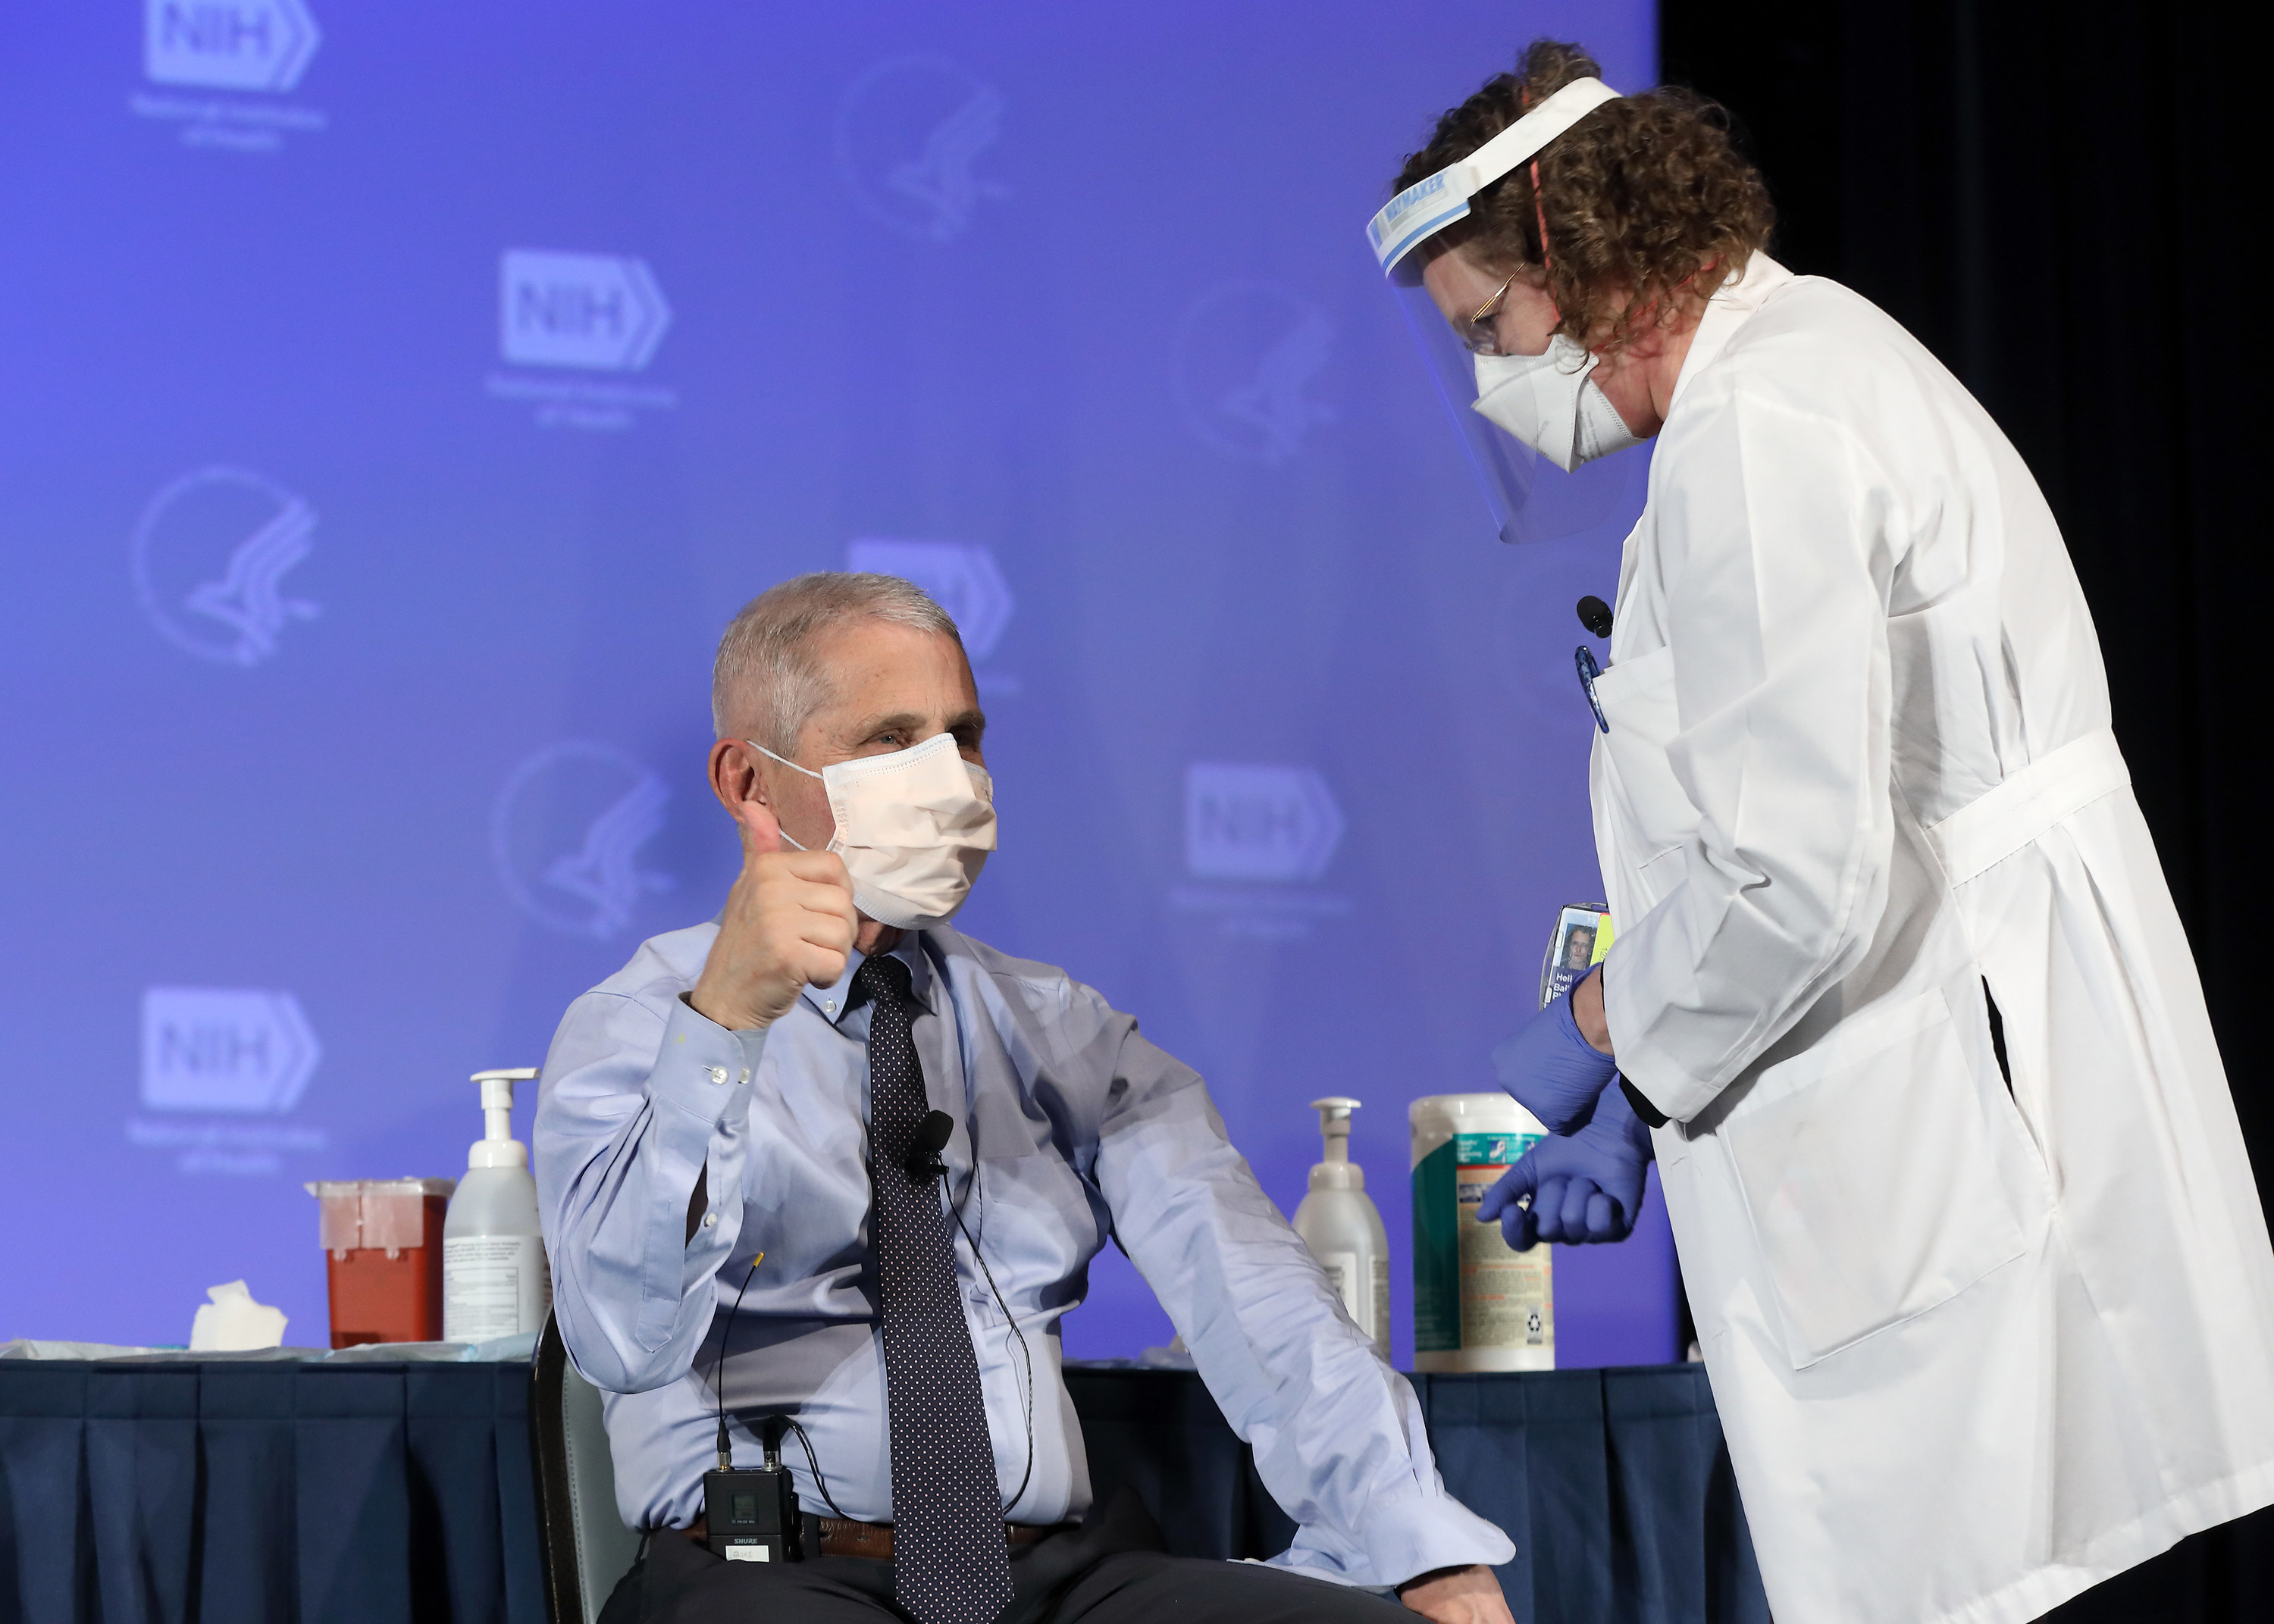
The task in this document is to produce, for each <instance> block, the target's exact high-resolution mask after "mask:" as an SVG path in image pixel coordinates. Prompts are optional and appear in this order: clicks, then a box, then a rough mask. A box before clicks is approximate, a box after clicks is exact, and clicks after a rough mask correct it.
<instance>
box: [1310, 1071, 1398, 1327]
mask: <svg viewBox="0 0 2274 1624" xmlns="http://www.w3.org/2000/svg"><path fill="white" fill-rule="evenodd" d="M1358 1107H1359V1102H1358V1101H1356V1100H1349V1099H1343V1098H1339V1097H1337V1098H1331V1099H1325V1100H1314V1101H1311V1109H1313V1110H1314V1111H1316V1112H1318V1113H1319V1135H1320V1138H1321V1139H1323V1140H1324V1141H1325V1155H1326V1160H1325V1161H1323V1162H1320V1163H1319V1165H1318V1166H1316V1167H1314V1168H1313V1169H1311V1189H1310V1193H1309V1194H1307V1195H1306V1196H1305V1197H1304V1198H1303V1204H1302V1205H1301V1206H1299V1207H1297V1208H1296V1209H1295V1233H1296V1234H1298V1235H1299V1236H1301V1237H1303V1244H1305V1245H1306V1246H1308V1247H1309V1248H1310V1249H1311V1255H1312V1256H1313V1257H1314V1258H1316V1259H1318V1260H1319V1265H1320V1267H1322V1268H1324V1269H1325V1270H1326V1271H1327V1278H1328V1280H1329V1281H1330V1282H1333V1284H1334V1288H1335V1290H1336V1291H1337V1294H1339V1295H1340V1296H1341V1297H1342V1299H1343V1307H1344V1309H1346V1310H1347V1311H1349V1313H1350V1317H1351V1319H1352V1320H1353V1321H1354V1322H1355V1323H1356V1324H1357V1326H1358V1328H1359V1330H1361V1331H1363V1332H1365V1333H1366V1334H1367V1335H1368V1336H1371V1337H1372V1338H1374V1346H1375V1347H1376V1348H1377V1349H1379V1350H1381V1351H1382V1357H1383V1358H1385V1359H1386V1358H1388V1357H1389V1234H1388V1232H1387V1231H1385V1230H1384V1229H1382V1214H1381V1213H1379V1212H1378V1211H1376V1210H1375V1208H1374V1203H1373V1202H1372V1201H1371V1200H1369V1199H1367V1193H1366V1170H1365V1169H1363V1168H1361V1167H1359V1165H1358V1163H1356V1162H1352V1160H1351V1159H1350V1132H1351V1113H1352V1111H1354V1110H1356V1109H1358Z"/></svg>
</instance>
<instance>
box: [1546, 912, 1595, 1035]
mask: <svg viewBox="0 0 2274 1624" xmlns="http://www.w3.org/2000/svg"><path fill="white" fill-rule="evenodd" d="M1610 949H1611V911H1610V909H1609V908H1608V907H1607V906H1604V905H1603V904H1602V903H1600V902H1578V903H1571V904H1569V905H1567V906H1565V907H1564V908H1563V909H1562V912H1561V913H1560V914H1557V915H1556V919H1555V934H1554V935H1553V936H1550V937H1549V938H1548V941H1547V960H1546V962H1545V963H1544V964H1542V965H1541V966H1540V1008H1541V1009H1546V1008H1547V1006H1548V1005H1549V1004H1553V1003H1555V1000H1556V999H1558V998H1560V997H1562V996H1563V995H1564V994H1565V993H1567V992H1569V991H1570V990H1571V985H1572V983H1573V982H1575V981H1577V980H1578V979H1579V978H1580V977H1581V976H1583V975H1585V974H1587V972H1588V970H1589V969H1590V968H1592V967H1593V966H1595V965H1598V964H1600V963H1601V962H1602V959H1603V955H1604V954H1605V953H1607V952H1608V951H1610Z"/></svg>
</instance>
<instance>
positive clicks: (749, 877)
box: [687, 801, 861, 1032]
mask: <svg viewBox="0 0 2274 1624" xmlns="http://www.w3.org/2000/svg"><path fill="white" fill-rule="evenodd" d="M730 804H731V808H732V810H733V811H734V821H735V823H736V824H737V825H738V826H739V828H740V829H741V831H742V873H741V875H740V876H737V877H736V879H735V881H734V890H732V891H729V892H727V912H726V915H725V917H724V918H722V919H721V920H720V921H719V936H718V939H717V940H716V941H714V942H712V944H711V957H710V958H709V959H708V960H706V961H705V962H704V966H703V974H702V977H701V979H699V980H698V981H697V982H696V983H695V990H694V991H693V992H691V993H689V995H688V999H687V1001H688V1002H689V1004H693V1005H694V1006H695V1010H696V1012H697V1013H698V1014H701V1015H704V1016H707V1017H708V1018H709V1019H712V1020H714V1021H717V1022H718V1023H719V1025H720V1026H725V1027H727V1029H728V1030H729V1031H734V1032H749V1031H754V1030H757V1029H759V1028H762V1027H765V1026H772V1024H773V1023H774V1022H775V1021H777V1020H779V1019H781V1018H782V1016H784V1015H786V1014H787V1013H788V1012H789V1008H790V1005H792V1004H795V1003H796V1002H797V996H798V994H799V993H800V992H802V990H804V989H805V988H807V987H809V986H819V987H826V986H828V985H830V984H831V983H832V982H833V981H836V980H837V978H838V977H839V976H840V975H842V974H845V963H846V958H847V954H849V953H850V952H851V951H852V950H853V941H854V936H855V933H856V932H857V931H858V930H859V929H860V923H861V917H860V914H858V913H857V912H856V911H855V909H854V906H853V881H852V877H851V876H849V875H847V873H846V872H845V860H844V859H843V858H841V857H840V856H838V854H837V853H834V852H801V851H797V850H794V849H792V850H788V851H785V850H783V849H782V837H781V825H780V824H779V823H777V822H776V821H775V819H774V815H773V812H772V809H771V808H768V807H767V806H766V805H765V804H764V802H762V801H736V802H733V803H730Z"/></svg>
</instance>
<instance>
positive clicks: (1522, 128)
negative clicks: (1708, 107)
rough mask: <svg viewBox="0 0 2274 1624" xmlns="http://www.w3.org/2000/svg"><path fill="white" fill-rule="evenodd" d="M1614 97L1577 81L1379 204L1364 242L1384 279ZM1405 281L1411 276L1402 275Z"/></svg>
mask: <svg viewBox="0 0 2274 1624" xmlns="http://www.w3.org/2000/svg"><path fill="white" fill-rule="evenodd" d="M1618 99H1619V93H1618V92H1617V91H1615V90H1613V89H1612V88H1611V87H1610V86H1608V85H1606V84H1605V83H1603V81H1602V80H1600V79H1573V80H1572V81H1571V82H1570V84H1568V85H1566V86H1563V88H1562V89H1561V90H1559V91H1557V92H1556V93H1555V94H1554V95H1552V96H1550V97H1548V98H1547V100H1546V101H1545V102H1541V103H1540V105H1539V106H1538V107H1535V108H1533V109H1532V110H1531V111H1530V112H1528V113H1526V114H1525V116H1524V117H1521V118H1519V119H1517V121H1516V122H1515V123H1514V124H1510V125H1509V127H1508V128H1507V129H1505V130H1503V131H1502V132H1500V133H1499V134H1498V135H1496V136H1495V137H1493V139H1490V140H1489V141H1487V142H1486V143H1485V144H1484V145H1483V146H1482V147H1478V148H1477V149H1476V151H1474V152H1472V153H1471V154H1469V155H1468V156H1467V157H1465V158H1463V159H1461V160H1459V161H1458V162H1453V163H1449V164H1447V165H1446V166H1445V167H1444V168H1443V169H1440V170H1438V171H1437V172H1436V173H1435V174H1434V175H1432V176H1430V177H1428V178H1427V180H1420V181H1416V182H1414V184H1412V185H1411V186H1408V187H1407V188H1406V189H1405V190H1404V191H1403V192H1399V193H1398V194H1397V196H1396V197H1394V198H1392V199H1389V202H1387V203H1385V204H1383V205H1382V208H1381V209H1380V211H1379V212H1378V213H1376V214H1375V215H1374V218H1373V219H1372V220H1371V221H1369V222H1367V228H1366V237H1367V243H1368V244H1369V245H1371V246H1372V248H1373V249H1374V259H1376V260H1377V261H1379V262H1380V264H1381V266H1382V274H1384V275H1390V274H1395V273H1396V272H1397V267H1398V263H1399V261H1401V260H1403V259H1404V258H1405V256H1406V255H1407V254H1409V253H1411V252H1413V250H1414V249H1415V248H1417V247H1419V245H1420V244H1423V243H1425V242H1427V241H1428V240H1429V238H1431V237H1434V236H1435V235H1436V234H1437V233H1438V232H1440V231H1442V230H1443V229H1445V228H1446V227H1447V226H1449V225H1451V224H1452V223H1453V222H1455V221H1457V220H1465V219H1467V218H1468V214H1469V199H1471V198H1472V197H1474V196H1475V195H1476V194H1477V193H1478V192H1482V191H1483V190H1484V189H1485V188H1486V187H1487V186H1489V185H1491V184H1493V182H1495V181H1496V180H1498V179H1499V178H1500V177H1502V176H1503V175H1505V174H1507V173H1508V172H1509V171H1510V169H1515V168H1516V167H1517V165H1518V164H1521V163H1529V162H1532V159H1533V158H1535V157H1537V156H1538V155H1539V154H1540V152H1541V150H1542V149H1543V148H1545V147H1547V144H1548V143H1549V142H1550V141H1552V140H1554V139H1555V138H1556V137H1557V136H1559V135H1561V134H1562V133H1563V132H1565V131H1566V130H1569V129H1570V127H1571V126H1572V125H1573V124H1577V123H1578V122H1579V121H1580V120H1581V119H1582V118H1585V117H1586V116H1587V115H1588V114H1590V113H1592V112H1593V111H1594V110H1595V109H1597V108H1599V107H1600V106H1602V104H1603V103H1604V102H1615V101H1617V100H1618ZM1405 274H1406V276H1407V277H1411V276H1412V275H1413V274H1414V273H1413V271H1412V270H1410V269H1409V270H1408V271H1407V272H1406V273H1405Z"/></svg>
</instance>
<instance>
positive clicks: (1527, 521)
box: [1367, 79, 1647, 542]
mask: <svg viewBox="0 0 2274 1624" xmlns="http://www.w3.org/2000/svg"><path fill="white" fill-rule="evenodd" d="M1619 99H1620V98H1619V94H1618V93H1617V92H1616V91H1615V90H1613V89H1612V88H1611V87H1610V86H1608V85H1606V84H1604V83H1603V82H1602V80H1600V79H1577V80H1574V81H1573V82H1572V83H1570V84H1569V85H1566V86H1563V87H1562V89H1561V90H1558V91H1557V92H1555V94H1553V95H1551V96H1548V97H1547V98H1545V99H1544V100H1542V101H1541V102H1540V104H1539V105H1538V106H1537V107H1534V108H1532V109H1531V110H1530V111H1528V112H1526V113H1525V114H1524V116H1523V117H1520V118H1518V119H1517V121H1516V122H1515V123H1514V124H1510V125H1509V127H1508V128H1507V129H1505V130H1503V131H1502V132H1500V133H1499V134H1498V135H1495V137H1493V138H1492V139H1490V140H1489V141H1487V142H1486V143H1485V144H1484V145H1483V146H1482V147H1478V148H1477V150H1476V151H1475V152H1473V153H1471V154H1469V155H1468V156H1467V157H1465V158H1463V159H1461V160H1460V161H1459V162H1455V163H1450V164H1448V165H1446V167H1445V168H1443V169H1440V170H1438V171H1437V172H1436V173H1435V174H1434V175H1432V176H1430V177H1427V179H1426V180H1423V181H1420V182H1419V183H1418V184H1414V185H1412V186H1408V187H1407V188H1406V189H1405V190H1404V191H1403V192H1399V193H1398V194H1397V196H1396V197H1395V198H1392V199H1390V200H1389V203H1388V204H1387V205H1386V206H1385V207H1383V208H1382V211H1381V212H1380V213H1379V214H1375V215H1374V220H1373V222H1372V223H1371V224H1370V225H1369V226H1368V227H1367V239H1368V241H1369V243H1370V244H1371V245H1372V246H1373V248H1374V256H1375V259H1377V261H1378V262H1379V263H1380V264H1381V266H1382V270H1383V271H1384V273H1385V274H1386V280H1387V283H1388V287H1389V293H1390V295H1391V297H1393V298H1394V299H1395V300H1396V302H1397V306H1398V310H1399V312H1400V314H1401V315H1402V316H1403V317H1404V321H1405V325H1406V328H1407V330H1408V331H1409V332H1410V333H1412V335H1413V341H1414V344H1415V347H1416V348H1417V349H1419V350H1420V352H1421V356H1422V358H1423V360H1424V362H1425V363H1426V365H1427V368H1428V371H1429V374H1430V377H1431V379H1432V380H1433V381H1434V383H1435V385H1436V388H1437V395H1438V398H1439V399H1440V400H1441V401H1442V403H1443V405H1444V409H1445V414H1446V417H1447V419H1448V421H1449V423H1450V425H1451V426H1452V428H1453V430H1454V432H1455V433H1456V435H1457V437H1458V439H1459V441H1460V445H1461V449H1462V452H1463V453H1464V457H1465V461H1466V462H1467V463H1468V467H1469V471H1470V473H1471V474H1472V476H1473V477H1474V478H1475V483H1476V489H1477V492H1478V494H1479V495H1480V496H1481V497H1482V498H1483V499H1484V505H1485V508H1486V511H1487V515H1489V517H1490V522H1491V529H1492V532H1493V534H1495V536H1496V537H1498V538H1499V539H1501V540H1502V541H1504V542H1531V541H1553V540H1556V539H1558V538H1563V537H1567V536H1576V535H1583V534H1586V533H1589V532H1592V531H1594V530H1598V529H1600V528H1603V527H1612V528H1617V527H1620V526H1621V525H1623V524H1631V523H1632V522H1633V515H1634V513H1635V512H1636V511H1637V510H1638V509H1639V508H1640V507H1641V501H1642V479H1643V477H1644V476H1645V474H1646V472H1647V464H1646V463H1644V464H1642V465H1640V466H1638V465H1636V464H1634V463H1633V462H1630V461H1629V460H1627V459H1623V458H1613V457H1598V458H1597V460H1593V461H1589V460H1586V459H1587V458H1588V457H1590V456H1593V455H1595V454H1596V453H1597V452H1599V451H1600V450H1606V449H1609V448H1611V445H1612V442H1615V443H1625V440H1624V425H1621V424H1617V422H1616V417H1617V414H1616V413H1615V411H1609V402H1607V401H1606V402H1600V405H1601V406H1602V407H1603V409H1604V410H1605V411H1607V412H1608V420H1607V421H1604V422H1595V421H1593V418H1592V417H1586V415H1585V413H1584V412H1582V413H1578V414H1570V413H1566V412H1565V411H1564V410H1563V408H1565V407H1573V408H1585V407H1587V406H1591V405H1594V404H1596V402H1593V401H1591V400H1590V399H1589V398H1588V385H1587V378H1586V374H1587V372H1589V371H1591V370H1592V369H1591V368H1590V367H1589V366H1588V365H1586V363H1587V357H1585V356H1584V355H1579V356H1576V357H1575V356H1574V355H1573V354H1571V353H1570V352H1571V351H1572V350H1574V349H1575V348H1576V347H1575V346H1573V345H1571V344H1570V342H1569V341H1568V340H1567V341H1565V342H1563V343H1562V344H1561V345H1557V346H1552V347H1551V349H1552V350H1553V353H1554V359H1553V360H1552V361H1551V360H1549V359H1548V358H1547V357H1539V358H1537V360H1536V361H1535V358H1533V357H1513V356H1512V357H1482V358H1480V357H1479V356H1477V355H1474V354H1472V353H1471V352H1470V351H1469V350H1468V349H1467V348H1466V347H1465V344H1464V342H1463V335H1461V334H1458V333H1457V332H1456V331H1455V330H1454V327H1453V324H1452V322H1451V321H1449V320H1448V319H1447V315H1446V312H1443V311H1442V310H1441V309H1440V308H1439V307H1438V305H1436V303H1435V301H1434V298H1433V297H1432V296H1431V294H1430V291H1429V289H1428V288H1427V286H1426V285H1425V283H1424V282H1423V279H1422V275H1421V269H1422V267H1423V265H1424V264H1425V263H1426V262H1427V260H1428V259H1429V258H1430V252H1431V251H1430V247H1429V239H1430V238H1431V237H1434V236H1436V235H1437V234H1438V233H1439V232H1442V231H1443V230H1444V229H1446V228H1447V227H1448V226H1450V225H1452V224H1454V223H1455V222H1458V221H1461V220H1465V219H1466V218H1467V217H1468V215H1469V203H1470V199H1472V198H1473V197H1474V196H1475V195H1476V193H1477V192H1480V191H1481V190H1483V189H1484V188H1485V187H1487V186H1489V185H1491V184H1493V183H1494V182H1495V181H1497V180H1499V179H1501V178H1502V177H1504V176H1506V175H1508V174H1509V173H1510V172H1511V171H1513V170H1515V169H1518V168H1521V167H1522V166H1523V165H1525V164H1527V163H1529V164H1532V166H1533V169H1534V171H1535V173H1534V177H1533V179H1534V200H1535V202H1537V200H1538V199H1537V182H1538V175H1537V169H1538V165H1539V158H1540V153H1541V152H1542V151H1543V150H1544V149H1546V148H1547V147H1548V146H1549V145H1550V144H1551V143H1553V142H1554V141H1555V138H1556V137H1558V136H1560V135H1562V134H1563V133H1564V132H1566V131H1568V130H1570V128H1571V126H1572V125H1574V124H1577V123H1578V121H1579V120H1580V119H1582V118H1584V117H1586V116H1587V115H1588V114H1589V113H1592V112H1593V111H1594V110H1595V109H1597V108H1599V107H1600V106H1602V105H1603V104H1604V103H1605V102H1615V101H1617V100H1619ZM1552 224H1553V222H1550V221H1548V220H1547V219H1546V218H1545V217H1544V216H1543V217H1542V218H1541V219H1540V243H1541V246H1542V251H1543V252H1546V249H1547V242H1548V234H1549V227H1550V226H1551V225H1552ZM1416 248H1421V249H1423V252H1420V253H1415V252H1413V250H1414V249H1416ZM1488 290H1489V289H1485V290H1481V291H1480V293H1479V294H1478V297H1480V298H1481V297H1483V291H1488ZM1461 313H1462V314H1466V313H1467V312H1465V311H1464V312H1461ZM1487 371H1488V372H1490V374H1491V376H1490V379H1489V380H1487V377H1486V375H1485V374H1486V372H1487ZM1517 373H1522V374H1524V376H1522V377H1521V378H1518V377H1516V376H1514V374H1517ZM1487 381H1490V382H1492V383H1493V384H1495V386H1496V387H1495V388H1494V390H1493V392H1492V394H1493V398H1492V400H1491V402H1490V407H1489V410H1487V407H1486V405H1485V404H1484V403H1483V402H1480V399H1479V396H1480V393H1481V392H1482V389H1483V386H1484V385H1485V384H1486V383H1487ZM1518 406H1522V407H1523V408H1525V410H1523V411H1517V410H1515V409H1516V408H1517V407H1518ZM1601 415H1602V414H1600V413H1597V414H1594V416H1595V417H1600V416H1601ZM1567 416H1570V417H1571V418H1572V420H1571V421H1570V423H1569V424H1566V423H1564V418H1565V417H1567ZM1583 418H1585V421H1583V420H1582V419H1583ZM1534 419H1537V420H1538V421H1537V422H1536V423H1535V422H1534V421H1533V420H1534ZM1541 426H1546V427H1549V428H1560V429H1561V431H1562V432H1560V434H1559V433H1552V432H1551V433H1547V434H1545V435H1543V434H1542V433H1540V432H1530V431H1532V430H1533V429H1537V428H1539V427H1541ZM1591 426H1592V427H1593V428H1595V429H1597V430H1598V431H1599V432H1597V433H1596V435H1595V437H1594V439H1593V440H1586V441H1585V443H1583V440H1584V437H1583V435H1582V434H1581V432H1580V431H1581V430H1582V429H1583V428H1586V427H1591ZM1605 429H1615V433H1614V434H1613V435H1612V436H1610V439H1609V440H1608V441H1607V440H1606V436H1605V435H1604V433H1602V432H1600V431H1602V430H1605ZM1541 444H1547V445H1549V446H1550V447H1552V449H1553V451H1554V454H1553V455H1543V454H1542V452H1541V451H1540V450H1539V449H1535V447H1536V446H1538V445H1541Z"/></svg>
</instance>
